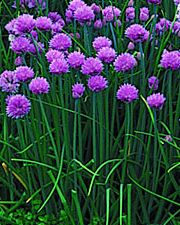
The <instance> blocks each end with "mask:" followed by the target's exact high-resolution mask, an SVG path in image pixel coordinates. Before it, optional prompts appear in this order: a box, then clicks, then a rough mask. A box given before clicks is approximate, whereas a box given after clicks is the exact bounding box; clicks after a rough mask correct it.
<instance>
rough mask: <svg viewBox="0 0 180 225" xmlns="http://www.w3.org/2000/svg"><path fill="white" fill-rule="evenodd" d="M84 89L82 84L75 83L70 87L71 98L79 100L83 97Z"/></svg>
mask: <svg viewBox="0 0 180 225" xmlns="http://www.w3.org/2000/svg"><path fill="white" fill-rule="evenodd" d="M84 91H85V87H84V85H83V84H80V83H76V84H74V85H73V86H72V96H73V98H76V99H77V98H80V97H82V96H83V94H84Z"/></svg>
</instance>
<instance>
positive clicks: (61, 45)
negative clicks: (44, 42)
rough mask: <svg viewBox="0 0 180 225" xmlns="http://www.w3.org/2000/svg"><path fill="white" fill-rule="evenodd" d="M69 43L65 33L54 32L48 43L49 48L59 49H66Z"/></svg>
mask: <svg viewBox="0 0 180 225" xmlns="http://www.w3.org/2000/svg"><path fill="white" fill-rule="evenodd" d="M71 45H72V41H71V38H70V37H69V36H68V35H66V34H56V35H55V36H54V37H53V38H52V39H51V40H50V43H49V46H50V47H51V48H53V49H56V50H59V51H66V50H67V49H68V48H69V47H71Z"/></svg>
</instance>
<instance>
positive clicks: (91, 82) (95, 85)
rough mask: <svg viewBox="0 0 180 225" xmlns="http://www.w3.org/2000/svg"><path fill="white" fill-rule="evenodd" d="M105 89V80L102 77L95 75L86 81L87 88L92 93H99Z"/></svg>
mask: <svg viewBox="0 0 180 225" xmlns="http://www.w3.org/2000/svg"><path fill="white" fill-rule="evenodd" d="M107 87H108V86H107V80H106V78H104V77H103V76H98V75H97V76H92V77H90V78H89V79H88V88H89V89H90V90H91V91H93V92H100V91H102V90H104V89H105V88H107Z"/></svg>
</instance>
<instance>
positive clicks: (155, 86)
mask: <svg viewBox="0 0 180 225" xmlns="http://www.w3.org/2000/svg"><path fill="white" fill-rule="evenodd" d="M158 84H159V80H158V79H157V77H155V76H152V77H150V78H149V79H148V85H149V88H151V89H153V90H157V89H158Z"/></svg>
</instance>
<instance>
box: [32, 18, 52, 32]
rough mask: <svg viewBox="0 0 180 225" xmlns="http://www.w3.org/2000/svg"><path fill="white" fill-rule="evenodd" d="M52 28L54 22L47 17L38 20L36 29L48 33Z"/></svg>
mask: <svg viewBox="0 0 180 225" xmlns="http://www.w3.org/2000/svg"><path fill="white" fill-rule="evenodd" d="M51 26H52V21H51V19H49V18H48V17H46V16H40V17H38V18H37V19H36V27H37V28H38V29H39V30H43V31H47V30H50V29H51Z"/></svg>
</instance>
